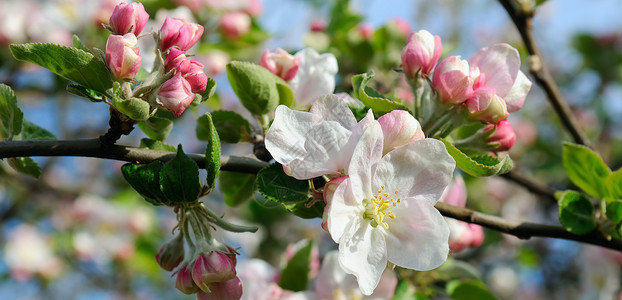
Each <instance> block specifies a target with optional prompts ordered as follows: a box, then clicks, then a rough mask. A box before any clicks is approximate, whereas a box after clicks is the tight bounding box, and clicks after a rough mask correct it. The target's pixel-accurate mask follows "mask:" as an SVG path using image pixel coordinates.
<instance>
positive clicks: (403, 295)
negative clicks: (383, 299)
mask: <svg viewBox="0 0 622 300" xmlns="http://www.w3.org/2000/svg"><path fill="white" fill-rule="evenodd" d="M414 291H415V289H414V288H413V287H412V286H411V285H410V283H409V282H408V281H407V280H400V281H399V283H398V284H397V287H396V288H395V293H393V298H391V300H414V299H416V300H419V298H416V296H414ZM422 299H427V298H422Z"/></svg>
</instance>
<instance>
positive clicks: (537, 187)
mask: <svg viewBox="0 0 622 300" xmlns="http://www.w3.org/2000/svg"><path fill="white" fill-rule="evenodd" d="M501 177H503V178H505V179H507V180H510V181H512V182H514V183H517V184H519V185H521V186H523V187H524V188H526V189H527V190H528V191H530V192H532V193H534V194H537V195H540V196H543V197H545V198H548V199H549V200H552V201H554V202H557V200H556V199H555V189H552V188H550V187H549V186H547V185H546V184H543V183H540V182H537V181H534V180H532V179H530V178H527V177H525V176H523V175H522V174H519V173H517V172H516V171H514V170H512V171H510V172H509V173H506V174H503V175H501Z"/></svg>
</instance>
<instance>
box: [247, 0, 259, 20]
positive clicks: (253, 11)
mask: <svg viewBox="0 0 622 300" xmlns="http://www.w3.org/2000/svg"><path fill="white" fill-rule="evenodd" d="M244 11H246V13H247V14H248V15H249V16H251V17H257V16H259V15H260V14H261V12H262V11H263V4H261V0H249V2H248V6H246V8H245V9H244Z"/></svg>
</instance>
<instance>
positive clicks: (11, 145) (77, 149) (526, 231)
mask: <svg viewBox="0 0 622 300" xmlns="http://www.w3.org/2000/svg"><path fill="white" fill-rule="evenodd" d="M23 156H81V157H97V158H106V159H114V160H121V161H127V162H142V163H149V162H152V161H154V160H161V161H168V160H171V159H173V158H174V157H175V153H172V152H166V151H157V150H149V149H141V148H133V147H126V146H119V145H112V146H105V145H103V144H102V143H101V141H100V140H99V139H89V140H66V141H5V142H0V158H7V157H23ZM188 156H189V157H190V158H192V159H193V160H194V161H196V162H197V164H198V165H199V167H201V168H203V167H204V166H205V156H203V155H200V154H188ZM221 161H222V162H221V163H222V165H221V170H225V171H234V172H244V173H257V172H259V170H261V168H263V167H265V166H267V165H268V163H267V162H263V161H260V160H258V159H254V158H248V157H237V156H228V157H227V156H225V157H222V159H221ZM436 208H437V209H438V210H439V211H440V212H441V213H442V214H443V215H444V216H447V217H450V218H454V219H458V220H462V221H465V222H469V223H473V224H479V225H481V226H484V227H487V228H490V229H493V230H496V231H499V232H503V233H506V234H511V235H514V236H516V237H518V238H521V239H528V238H531V237H550V238H559V239H566V240H572V241H578V242H583V243H588V244H593V245H598V246H602V247H606V248H610V249H615V250H622V241H621V240H608V239H607V238H605V237H604V235H602V234H601V233H600V232H598V231H597V230H595V231H593V232H591V233H589V234H586V235H575V234H572V233H570V232H567V231H566V230H565V229H564V228H563V227H561V226H553V225H543V224H536V223H526V222H522V223H521V222H516V221H509V220H505V219H503V218H500V217H497V216H492V215H487V214H483V213H479V212H476V211H473V210H470V209H466V208H461V207H456V206H451V205H448V204H445V203H437V204H436Z"/></svg>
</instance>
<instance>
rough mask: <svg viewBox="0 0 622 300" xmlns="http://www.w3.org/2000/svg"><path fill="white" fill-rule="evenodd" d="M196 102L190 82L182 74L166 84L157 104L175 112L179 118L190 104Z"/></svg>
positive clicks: (176, 75)
mask: <svg viewBox="0 0 622 300" xmlns="http://www.w3.org/2000/svg"><path fill="white" fill-rule="evenodd" d="M192 100H194V93H192V87H191V86H190V83H189V82H188V80H186V79H185V78H183V77H182V76H181V72H179V73H177V74H175V76H173V77H172V78H171V79H169V80H167V81H166V82H164V84H163V85H162V88H161V89H160V92H159V93H158V99H157V100H156V102H157V103H158V104H159V105H160V106H164V107H165V108H166V109H168V110H170V111H172V112H173V114H174V115H175V117H179V115H181V114H182V113H183V112H184V110H186V108H187V107H188V106H190V103H192Z"/></svg>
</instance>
